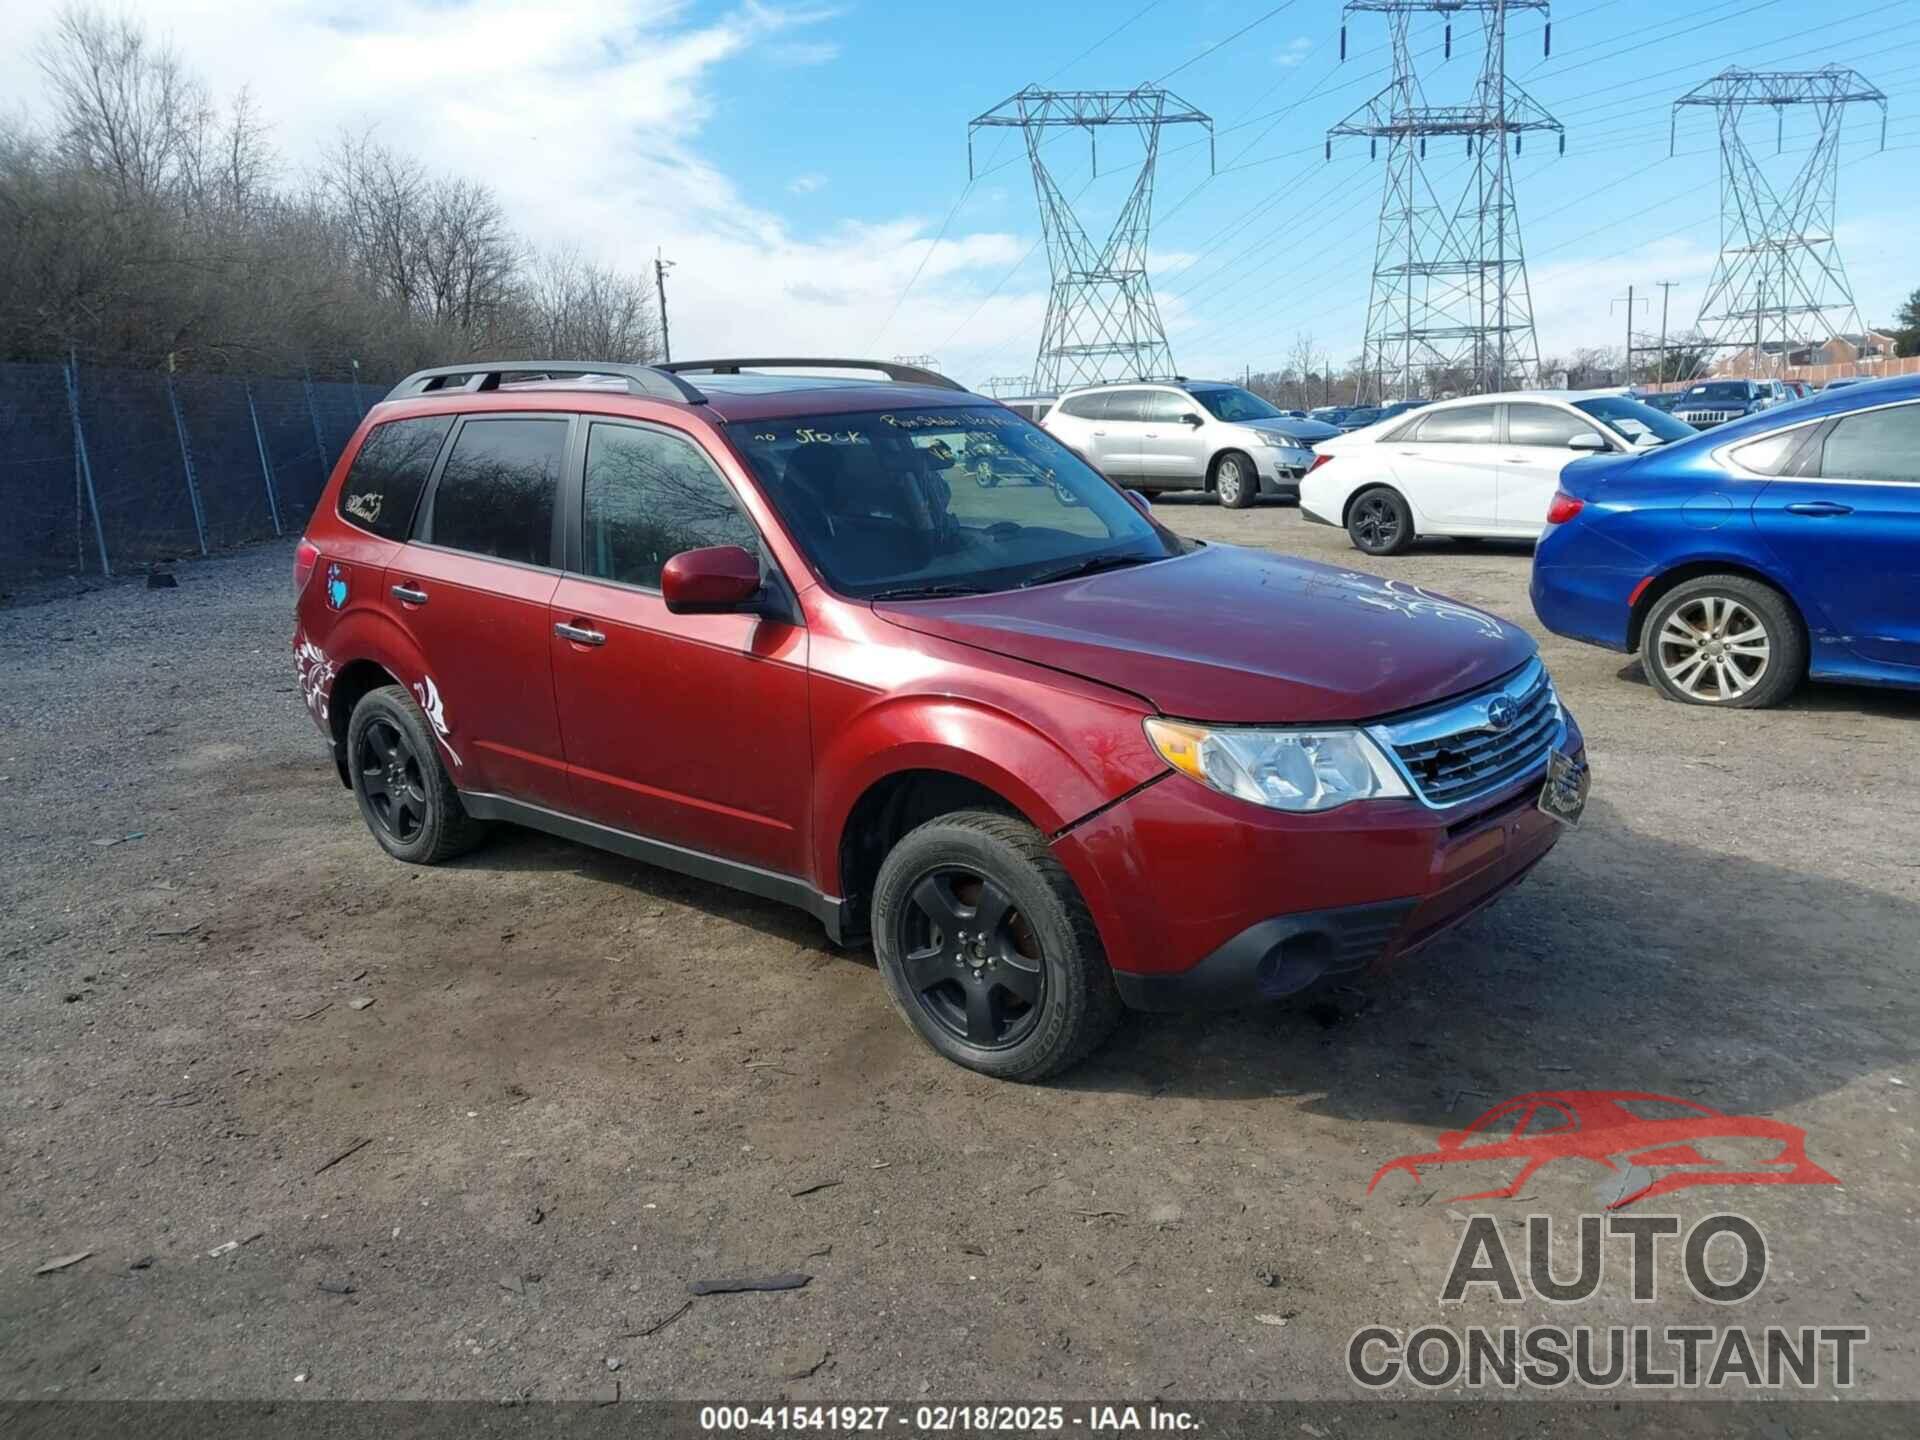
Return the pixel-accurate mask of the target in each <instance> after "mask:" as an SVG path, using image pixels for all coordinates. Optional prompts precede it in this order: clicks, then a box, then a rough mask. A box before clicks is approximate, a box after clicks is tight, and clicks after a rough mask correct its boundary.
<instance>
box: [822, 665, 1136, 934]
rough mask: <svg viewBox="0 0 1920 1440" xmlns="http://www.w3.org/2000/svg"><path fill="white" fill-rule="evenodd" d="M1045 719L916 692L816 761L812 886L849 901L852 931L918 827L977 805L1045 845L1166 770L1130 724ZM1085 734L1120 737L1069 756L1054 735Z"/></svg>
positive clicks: (855, 728) (864, 717) (863, 720)
mask: <svg viewBox="0 0 1920 1440" xmlns="http://www.w3.org/2000/svg"><path fill="white" fill-rule="evenodd" d="M1129 713H1132V712H1129ZM1042 718H1043V717H1041V716H1034V715H1027V714H1021V713H1015V711H1014V710H1012V709H1009V708H1006V707H1004V706H1002V705H997V704H993V703H990V702H988V701H986V700H983V699H981V698H977V697H976V698H962V697H958V696H950V695H949V696H929V695H916V696H898V697H895V698H894V699H892V700H889V701H886V702H883V703H881V704H878V705H875V706H874V707H873V708H871V709H870V710H868V711H866V712H864V713H863V714H861V715H859V716H857V717H855V718H854V719H853V720H852V721H851V723H846V724H844V725H843V726H842V727H841V728H839V730H838V732H837V733H836V734H835V735H834V736H833V738H832V740H831V741H830V742H829V743H828V744H827V745H826V746H825V747H824V748H823V749H822V750H821V752H820V753H819V754H818V755H817V756H816V759H815V765H814V774H815V775H816V777H817V782H816V790H815V797H814V811H813V821H812V835H813V843H812V847H811V849H812V855H813V866H812V868H813V871H814V876H813V881H814V884H815V885H817V886H818V887H819V889H820V890H822V891H823V892H824V893H826V894H829V895H836V896H839V897H841V899H842V900H843V901H844V902H845V908H846V914H847V916H848V920H849V927H850V928H853V929H863V928H864V925H865V919H866V910H865V908H864V902H865V900H867V899H870V898H871V888H870V887H871V882H872V879H873V876H874V875H875V874H876V873H877V872H878V869H879V863H880V860H881V859H883V858H884V857H885V854H886V851H887V849H888V848H890V846H891V843H892V841H893V840H894V839H897V838H898V836H899V835H901V834H904V833H905V832H906V830H909V829H911V828H913V826H914V825H917V824H920V823H923V822H924V821H926V820H929V819H932V818H933V817H934V816H935V815H938V814H944V813H948V812H950V811H953V810H965V809H984V810H991V811H995V812H997V813H1000V814H1005V815H1010V816H1013V817H1015V818H1017V819H1020V820H1024V821H1025V822H1026V823H1027V824H1029V825H1031V826H1033V828H1034V829H1035V830H1037V831H1039V833H1040V834H1041V835H1042V836H1043V837H1046V838H1047V839H1048V840H1052V839H1053V838H1054V837H1056V836H1058V835H1060V834H1061V833H1062V832H1063V831H1065V830H1066V829H1068V828H1069V827H1070V826H1071V825H1073V824H1074V823H1075V822H1076V821H1078V820H1079V819H1081V818H1082V817H1084V816H1086V815H1089V814H1091V813H1093V812H1094V811H1096V810H1098V809H1100V808H1101V807H1102V806H1104V805H1106V804H1108V803H1110V802H1111V801H1112V800H1114V799H1115V798H1116V797H1118V796H1120V795H1124V794H1125V793H1126V792H1127V791H1128V790H1130V789H1131V788H1133V787H1134V786H1136V785H1138V784H1140V782H1141V781H1143V780H1145V779H1147V778H1149V777H1150V776H1152V775H1154V774H1156V773H1158V772H1160V771H1162V770H1164V769H1165V768H1166V766H1165V764H1164V763H1163V762H1161V760H1160V758H1159V756H1158V755H1157V754H1155V753H1154V751H1153V749H1152V747H1151V746H1149V745H1148V743H1147V739H1146V733H1145V731H1144V730H1142V729H1141V728H1140V727H1139V725H1138V723H1137V721H1134V722H1133V723H1128V722H1127V721H1126V720H1123V719H1119V718H1115V719H1110V720H1107V721H1105V722H1096V721H1095V718H1094V717H1093V716H1091V715H1089V714H1088V713H1087V712H1085V711H1084V710H1080V711H1075V712H1071V713H1070V715H1069V716H1068V717H1062V721H1061V723H1060V724H1058V725H1056V726H1045V725H1042V724H1040V723H1037V721H1039V720H1040V719H1042ZM1069 722H1070V723H1069ZM1090 729H1111V730H1112V731H1113V733H1114V735H1115V740H1114V742H1113V743H1111V744H1100V745H1089V747H1088V748H1087V749H1086V750H1085V751H1084V752H1082V753H1075V752H1074V751H1071V750H1068V749H1067V748H1065V747H1063V746H1062V745H1061V744H1060V743H1059V742H1058V741H1057V740H1056V739H1054V738H1053V736H1054V733H1055V731H1056V730H1064V731H1065V732H1066V733H1077V734H1082V735H1084V734H1087V733H1088V732H1089V730H1090ZM1125 736H1136V737H1138V738H1137V740H1135V739H1123V738H1120V737H1125ZM909 822H910V823H909Z"/></svg>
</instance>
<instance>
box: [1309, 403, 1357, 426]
mask: <svg viewBox="0 0 1920 1440" xmlns="http://www.w3.org/2000/svg"><path fill="white" fill-rule="evenodd" d="M1353 408H1354V407H1353V406H1351V405H1317V406H1315V407H1314V408H1313V409H1311V410H1309V411H1308V412H1307V418H1308V419H1309V420H1318V421H1319V422H1320V423H1321V424H1322V425H1331V426H1333V427H1334V428H1335V429H1336V430H1337V429H1338V428H1339V427H1340V422H1341V421H1342V420H1344V419H1346V418H1347V416H1348V415H1349V414H1350V413H1351V412H1352V410H1353Z"/></svg>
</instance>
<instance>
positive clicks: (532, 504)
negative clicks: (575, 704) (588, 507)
mask: <svg viewBox="0 0 1920 1440" xmlns="http://www.w3.org/2000/svg"><path fill="white" fill-rule="evenodd" d="M571 428H572V421H571V420H570V419H568V418H567V417H566V416H557V417H556V416H553V415H539V416H531V415H527V416H523V415H501V416H496V415H485V416H478V415H473V416H468V417H466V418H465V419H463V420H462V421H461V422H460V426H459V428H458V429H457V430H456V431H455V432H454V436H453V443H452V445H451V447H450V448H449V449H448V452H447V458H446V462H445V463H444V464H443V465H442V467H441V470H440V476H439V478H438V480H436V481H435V482H434V484H433V487H432V489H431V490H430V491H429V493H428V496H427V500H426V504H425V506H424V507H423V508H422V510H421V513H420V516H419V520H418V522H417V523H416V525H415V527H414V537H415V538H413V539H412V540H410V541H409V542H408V543H407V544H406V545H404V546H403V547H401V549H400V551H399V552H398V553H397V554H396V555H395V556H394V557H393V560H392V561H391V563H390V564H389V565H388V566H387V571H386V574H385V576H384V577H383V580H382V584H383V586H384V589H383V593H382V595H381V597H380V603H381V605H382V606H383V608H384V609H385V611H386V613H387V614H388V615H389V616H390V617H391V618H392V620H393V621H394V622H395V624H397V625H398V626H399V627H400V629H401V630H403V631H404V632H405V633H406V634H407V635H408V636H409V637H410V638H411V639H412V641H413V643H414V645H415V646H416V647H417V648H418V650H419V653H420V655H421V656H422V657H423V659H424V662H425V666H426V668H425V671H424V673H422V674H420V675H418V676H413V675H406V676H402V677H400V678H401V679H402V681H403V682H404V683H405V684H406V685H407V686H408V687H409V688H410V689H411V690H412V691H413V696H414V699H415V700H417V701H418V702H419V704H420V708H421V709H422V710H423V711H425V712H426V716H427V721H428V723H429V725H430V726H431V727H432V728H433V731H434V734H435V735H436V736H437V737H438V738H439V741H440V749H441V754H442V757H443V758H444V760H445V762H446V767H447V773H448V774H449V775H450V776H452V777H453V783H454V784H455V785H456V786H457V787H459V788H460V789H462V790H468V791H476V792H479V793H483V794H493V795H506V796H510V797H512V798H514V799H518V800H526V801H530V802H532V803H534V804H537V805H548V806H558V807H564V806H565V805H566V803H567V799H568V795H569V789H568V782H567V777H566V768H565V762H564V761H563V759H562V757H561V750H560V727H559V722H558V719H557V718H556V716H555V714H554V708H553V680H552V674H551V670H552V662H551V660H550V658H549V646H548V644H547V635H548V629H549V626H550V625H551V623H552V622H551V621H550V620H549V619H548V616H547V602H548V601H549V600H550V599H551V598H552V595H553V592H554V589H555V587H556V586H557V585H558V584H559V583H560V574H559V570H558V568H557V565H556V563H555V561H556V558H557V556H556V549H555V540H556V535H557V531H556V527H555V523H554V515H555V509H556V500H557V498H558V494H559V486H560V474H561V471H562V470H563V469H564V467H565V458H566V453H567V437H568V433H569V431H570V429H571Z"/></svg>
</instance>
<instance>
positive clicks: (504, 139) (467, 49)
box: [0, 0, 1044, 355]
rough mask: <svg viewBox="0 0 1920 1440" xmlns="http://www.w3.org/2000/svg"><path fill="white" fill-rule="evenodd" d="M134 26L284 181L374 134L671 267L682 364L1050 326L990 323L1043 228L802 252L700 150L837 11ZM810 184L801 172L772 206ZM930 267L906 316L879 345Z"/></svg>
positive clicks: (40, 7) (815, 40)
mask: <svg viewBox="0 0 1920 1440" xmlns="http://www.w3.org/2000/svg"><path fill="white" fill-rule="evenodd" d="M58 5H59V0H14V3H13V4H12V5H11V6H10V8H9V17H8V18H9V25H8V29H9V33H10V35H12V36H13V37H15V38H16V39H19V38H22V37H33V36H36V35H38V34H40V33H43V32H44V31H45V30H46V29H47V27H48V25H49V24H50V22H51V20H52V18H53V16H54V14H55V13H56V12H57V9H58ZM140 18H141V19H142V20H144V22H145V23H146V24H147V25H148V27H149V28H150V29H151V30H153V31H154V32H156V33H160V34H169V35H171V37H172V38H173V40H174V42H175V43H176V45H177V46H178V48H179V50H180V52H181V53H182V55H183V57H185V58H186V60H187V61H188V62H189V64H190V65H191V66H192V67H193V68H194V69H195V70H196V71H198V72H199V73H200V74H202V75H203V76H204V77H205V78H206V79H207V81H208V82H209V83H210V85H211V86H212V87H213V89H214V91H215V93H216V94H220V95H225V94H230V93H231V92H233V91H234V90H237V89H238V88H239V87H240V86H241V85H247V86H250V87H251V89H252V91H253V94H254V96H255V97H256V98H257V99H258V100H259V101H260V102H261V103H262V105H263V108H264V109H265V110H266V112H267V114H268V117H269V119H270V120H271V121H272V123H273V126H274V140H275V143H276V144H277V145H278V146H279V147H280V149H281V150H282V152H283V154H284V156H285V157H286V159H287V160H288V162H289V163H290V165H292V166H293V167H296V168H298V167H304V166H306V165H308V164H310V163H312V161H313V160H314V159H315V158H316V156H317V155H318V154H319V153H320V151H321V150H322V149H323V147H324V146H325V145H326V144H327V143H328V141H329V140H330V139H331V138H332V137H333V136H334V135H336V134H337V133H338V132H339V131H340V130H341V129H342V128H348V129H352V130H356V131H357V130H361V129H365V128H366V127H368V126H369V125H371V126H373V127H374V128H375V133H376V135H377V136H378V138H380V139H382V140H384V141H386V142H388V143H391V144H394V145H398V146H401V147H403V148H405V149H407V150H409V151H411V152H412V153H414V154H416V155H418V156H420V157H421V158H422V159H423V160H425V161H427V162H428V163H429V164H432V165H434V166H437V167H442V168H445V169H448V170H453V171H457V172H459V173H461V174H465V175H471V176H474V177H477V178H481V179H484V180H485V181H486V182H487V183H489V184H490V185H492V186H493V187H494V188H495V189H496V190H497V191H498V192H499V194H500V196H501V198H502V200H503V202H504V203H505V204H506V206H507V208H508V211H509V213H510V214H511V216H512V217H513V220H514V223H515V224H516V226H517V227H518V228H519V229H520V230H522V231H523V232H524V233H525V234H527V235H528V236H529V238H531V239H533V240H534V241H535V242H536V243H539V244H543V245H559V244H574V245H577V246H579V247H580V248H581V249H582V250H583V251H584V252H585V253H587V254H588V255H590V256H592V257H593V258H595V259H597V260H601V261H605V262H611V263H615V264H620V265H623V266H625V267H627V268H629V269H633V270H636V271H638V270H643V269H644V268H645V267H646V266H647V265H648V264H649V263H650V262H651V260H652V257H653V254H654V247H655V246H656V245H657V246H659V247H661V248H662V249H663V251H664V252H665V254H666V256H667V257H668V258H669V259H672V260H674V261H675V262H676V268H675V269H674V271H673V274H672V276H671V278H670V280H669V282H668V294H667V298H668V304H669V310H670V315H671V318H672V322H673V336H674V348H675V352H676V353H678V354H682V355H695V354H699V353H708V354H717V353H727V352H732V353H735V354H739V353H741V352H743V351H746V352H754V351H759V352H762V353H765V352H767V351H773V352H775V353H778V352H781V351H785V352H787V353H794V352H796V351H797V352H802V353H804V352H805V351H808V350H813V351H816V352H819V351H825V352H829V353H832V352H840V351H846V350H853V351H854V352H855V353H860V352H862V351H865V350H867V349H869V348H875V349H879V350H881V351H883V352H884V353H889V354H890V353H893V352H894V351H896V350H899V351H908V350H912V351H921V350H927V349H931V348H933V347H934V346H935V345H936V343H937V342H938V341H939V340H940V338H941V337H943V336H946V335H949V334H951V333H952V332H953V331H954V330H955V329H956V327H958V326H959V325H960V324H961V322H962V321H963V320H965V319H966V317H967V316H968V315H969V314H971V313H973V312H974V311H975V309H976V307H978V311H979V313H978V315H977V316H976V318H975V319H974V320H973V321H972V322H971V323H970V324H969V325H968V327H967V331H966V334H965V336H964V338H966V339H969V340H972V339H974V338H975V337H976V336H992V335H995V334H996V333H998V327H1002V326H1003V325H1005V326H1009V327H1010V326H1012V325H1013V323H1014V317H1015V315H1016V314H1017V315H1018V317H1019V319H1020V322H1021V323H1023V324H1025V325H1026V326H1027V327H1028V328H1027V329H1026V331H1025V334H1024V335H1023V336H1022V337H1021V338H1020V340H1019V341H1018V344H1017V348H1021V349H1024V348H1025V347H1026V346H1028V345H1030V344H1031V340H1030V338H1028V337H1031V336H1032V335H1033V334H1034V333H1035V332H1036V331H1037V329H1038V324H1039V310H1038V309H1037V308H1035V307H1033V306H1031V305H1030V304H1027V303H1026V302H1025V301H1023V300H1021V299H1020V298H1019V297H1015V296H1008V295H1001V296H996V297H994V298H993V299H991V300H988V301H986V302H985V303H982V299H983V297H984V296H986V294H987V292H988V290H989V289H990V288H991V286H992V285H993V284H994V282H995V281H997V280H999V279H1000V278H1001V277H1002V276H1003V275H1004V274H1005V272H1006V270H1007V268H1008V267H1009V266H1011V265H1012V264H1013V263H1014V262H1015V261H1016V260H1017V259H1019V257H1020V256H1021V255H1022V254H1023V253H1025V251H1026V249H1027V246H1028V245H1029V244H1030V243H1031V231H1032V227H1033V223H1034V222H1033V221H1032V219H1031V217H1029V216H1027V215H1024V214H1018V213H1017V212H1015V215H1012V216H1009V217H1008V218H1016V217H1017V219H1018V222H1019V223H1020V224H1021V225H1022V226H1023V227H1025V228H1027V229H1028V231H1029V234H1028V235H1027V236H1024V237H1023V236H1021V235H1017V234H1013V233H1008V232H1007V231H1005V230H1003V229H993V230H981V231H978V232H976V233H971V234H966V233H958V234H955V233H950V234H949V235H948V236H947V237H946V238H945V239H943V240H942V241H941V242H940V244H939V245H938V246H936V247H934V249H933V252H932V253H931V254H930V255H929V254H928V249H927V247H928V240H929V238H930V237H931V235H932V234H933V231H934V229H935V227H936V226H937V224H938V221H939V215H938V214H935V215H934V216H933V217H932V219H931V220H929V219H928V218H927V217H925V216H902V217H900V218H896V219H892V220H888V221H885V222H882V223H843V224H840V225H837V226H833V227H831V228H827V229H824V230H811V229H810V230H804V231H803V230H798V229H796V228H795V227H794V226H793V225H792V224H791V223H790V222H789V221H788V220H787V219H786V218H785V217H784V216H783V215H782V214H781V213H780V212H779V210H778V209H777V208H774V205H775V203H776V202H774V201H770V200H769V199H768V197H766V196H764V195H759V194H754V193H751V192H749V191H748V190H746V189H744V188H743V187H742V185H741V184H740V183H739V182H738V181H737V180H736V179H734V178H733V177H731V176H729V175H728V174H726V173H724V172H723V171H722V170H720V169H719V168H718V167H716V166H715V165H714V164H713V163H712V162H711V160H709V159H708V158H707V156H706V155H705V153H704V152H703V147H702V145H701V144H700V138H701V136H702V134H703V132H705V131H707V130H709V129H711V128H712V127H714V126H716V125H717V124H719V123H721V122H722V121H723V119H724V100H723V99H722V98H720V96H721V94H722V93H723V91H724V86H725V84H726V82H727V80H728V75H727V71H728V67H729V66H732V65H737V64H738V63H740V62H742V61H743V60H746V59H749V58H755V57H757V58H760V59H763V60H769V61H772V62H773V63H789V64H791V63H803V62H809V63H819V61H820V60H822V59H825V58H829V57H827V56H826V55H825V49H826V48H830V47H831V45H832V42H831V40H829V39H827V38H824V37H822V36H821V35H820V34H819V31H820V29H821V27H822V26H824V25H825V24H827V23H828V22H829V21H831V20H832V19H833V18H834V12H833V11H830V10H825V9H819V8H815V9H787V10H782V9H776V8H774V7H772V6H769V5H766V4H760V3H754V0H749V3H746V4H743V5H740V6H739V7H738V8H734V9H729V10H721V9H718V8H709V7H699V8H697V9H696V8H692V7H688V6H686V5H684V4H682V3H678V0H550V3H547V4H543V5H542V6H540V7H538V8H534V7H529V6H527V5H526V4H524V3H522V0H455V3H449V0H336V3H335V4H334V5H333V7H332V8H331V9H330V10H322V9H321V8H319V6H318V4H317V3H315V0H256V3H253V4H251V5H248V6H245V7H240V6H235V5H233V4H231V3H230V0H165V3H158V0H155V3H149V4H147V5H145V6H143V7H142V9H141V11H140ZM803 44H804V45H812V46H814V47H815V48H814V49H813V50H812V51H811V52H810V61H809V55H807V54H802V53H800V52H796V51H795V50H793V49H792V48H791V47H793V46H796V45H803ZM782 47H788V48H786V49H785V50H784V51H783V50H782ZM41 93H42V82H41V77H40V75H39V73H38V70H37V68H36V67H35V65H34V61H33V56H32V51H31V45H29V44H21V43H16V44H13V45H10V46H8V47H5V49H4V51H0V94H8V95H18V96H21V97H22V102H23V103H24V104H25V105H26V106H27V108H28V109H29V111H32V109H33V108H34V107H35V106H36V105H37V104H38V103H39V97H40V95H41ZM960 179H961V177H960V176H958V175H956V177H955V187H956V188H958V185H959V183H960ZM816 181H823V177H820V176H817V175H815V174H814V173H812V172H805V173H802V174H800V175H796V176H793V177H790V178H789V179H788V180H786V181H782V182H776V184H775V186H774V187H773V189H774V194H775V195H776V196H783V195H784V194H785V192H786V190H787V189H788V188H789V187H791V189H792V190H793V192H794V193H796V194H804V193H806V192H807V191H808V190H810V189H816V188H817V184H816ZM923 255H924V256H927V263H926V266H925V269H924V271H923V272H922V273H921V275H920V278H919V280H918V281H917V282H916V284H915V287H914V292H913V294H912V295H911V296H910V297H909V298H908V299H907V301H906V303H905V304H904V305H902V306H901V307H900V310H899V313H898V314H897V315H895V316H894V318H893V319H892V321H891V323H890V324H888V325H887V329H886V332H885V335H884V337H880V336H877V333H876V332H879V331H880V329H881V326H882V324H883V323H884V322H886V321H887V317H888V315H889V313H890V312H891V311H892V310H893V308H894V302H895V300H896V298H897V297H898V296H899V294H900V291H901V288H902V287H903V286H904V285H905V284H906V283H907V281H908V278H909V277H910V276H912V274H913V273H914V270H915V268H916V267H917V266H918V265H919V264H920V261H921V258H922V256H923ZM1042 303H1044V301H1042ZM1029 310H1031V312H1032V314H1031V319H1030V320H1028V319H1027V312H1028V311H1029ZM956 353H958V352H957V351H956Z"/></svg>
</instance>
